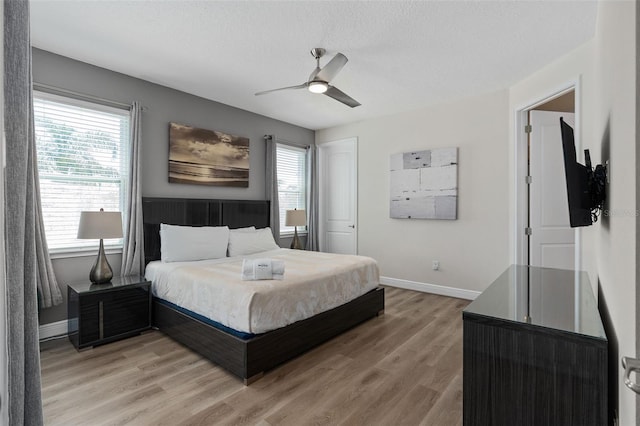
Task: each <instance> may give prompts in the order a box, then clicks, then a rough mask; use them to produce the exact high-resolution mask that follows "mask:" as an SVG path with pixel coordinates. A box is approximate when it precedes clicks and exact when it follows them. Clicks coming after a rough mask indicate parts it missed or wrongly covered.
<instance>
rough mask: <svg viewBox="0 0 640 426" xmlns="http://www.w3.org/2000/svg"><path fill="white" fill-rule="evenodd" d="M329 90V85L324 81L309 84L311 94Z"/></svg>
mask: <svg viewBox="0 0 640 426" xmlns="http://www.w3.org/2000/svg"><path fill="white" fill-rule="evenodd" d="M328 88H329V85H328V84H327V83H325V82H324V81H312V82H311V83H309V91H310V92H311V93H324V92H326V91H327V89H328Z"/></svg>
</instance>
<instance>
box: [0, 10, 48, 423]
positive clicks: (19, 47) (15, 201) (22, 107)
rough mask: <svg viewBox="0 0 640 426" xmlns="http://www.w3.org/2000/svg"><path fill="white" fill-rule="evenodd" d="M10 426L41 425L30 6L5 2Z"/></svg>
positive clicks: (6, 224)
mask: <svg viewBox="0 0 640 426" xmlns="http://www.w3.org/2000/svg"><path fill="white" fill-rule="evenodd" d="M4 123H5V139H6V160H7V161H6V168H5V176H4V184H5V206H4V209H5V229H4V235H5V250H6V253H5V256H6V259H5V261H6V283H7V304H8V315H7V346H8V348H7V349H8V354H7V355H8V361H9V377H8V382H9V401H8V406H9V424H11V425H41V424H42V423H43V418H42V397H41V393H40V352H39V347H38V303H37V298H38V296H37V280H38V270H37V268H38V262H37V260H36V236H37V233H38V231H37V226H36V220H37V213H36V211H37V204H36V201H35V200H36V196H37V190H36V177H37V172H36V167H35V135H34V125H33V104H32V99H31V47H30V37H29V3H28V1H14V0H5V2H4Z"/></svg>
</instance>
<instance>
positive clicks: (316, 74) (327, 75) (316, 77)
mask: <svg viewBox="0 0 640 426" xmlns="http://www.w3.org/2000/svg"><path fill="white" fill-rule="evenodd" d="M325 52H326V50H325V49H322V48H321V47H316V48H314V49H311V56H313V57H314V58H315V59H316V69H314V70H313V72H312V73H311V75H310V76H309V79H308V80H307V81H306V82H305V83H302V84H299V85H297V86H288V87H281V88H279V89H272V90H265V91H264V92H258V93H256V96H259V95H264V94H267V93H271V92H277V91H279V90H289V89H305V88H306V89H307V90H309V91H310V92H312V93H322V94H324V95H327V96H329V97H330V98H333V99H335V100H336V101H338V102H342V103H343V104H345V105H347V106H350V107H351V108H355V107H357V106H359V105H360V102H358V101H356V100H355V99H353V98H352V97H351V96H349V95H347V94H346V93H344V92H343V91H342V90H339V89H338V88H337V87H335V86H332V85H330V84H329V82H330V81H331V80H333V79H334V77H335V76H336V75H337V74H338V73H339V72H340V70H341V69H342V67H344V66H345V64H346V63H347V61H348V59H347V57H346V56H344V55H343V54H342V53H337V54H336V56H334V57H333V58H332V59H331V60H330V61H329V62H328V63H327V64H326V65H325V66H324V67H323V68H320V58H322V56H324V54H325Z"/></svg>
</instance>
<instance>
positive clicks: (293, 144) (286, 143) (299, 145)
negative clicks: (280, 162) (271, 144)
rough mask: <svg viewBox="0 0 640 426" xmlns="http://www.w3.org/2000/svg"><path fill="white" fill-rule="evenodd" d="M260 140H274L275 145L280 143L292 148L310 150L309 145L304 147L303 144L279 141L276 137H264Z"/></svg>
mask: <svg viewBox="0 0 640 426" xmlns="http://www.w3.org/2000/svg"><path fill="white" fill-rule="evenodd" d="M262 138H263V139H264V140H270V139H275V141H276V142H277V143H281V144H283V145H289V146H293V147H296V148H305V149H309V148H311V145H305V144H303V143H296V142H291V141H288V140H286V139H279V138H278V137H277V136H273V135H264V136H263V137H262Z"/></svg>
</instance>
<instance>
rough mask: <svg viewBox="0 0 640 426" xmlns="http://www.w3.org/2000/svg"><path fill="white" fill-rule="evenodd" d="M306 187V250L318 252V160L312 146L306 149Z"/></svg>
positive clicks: (314, 148)
mask: <svg viewBox="0 0 640 426" xmlns="http://www.w3.org/2000/svg"><path fill="white" fill-rule="evenodd" d="M307 186H308V188H309V190H308V191H307V232H308V234H307V250H312V251H318V250H320V247H319V243H318V228H319V223H318V197H319V195H318V159H317V150H316V147H315V146H314V145H311V146H310V147H309V148H307Z"/></svg>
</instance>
